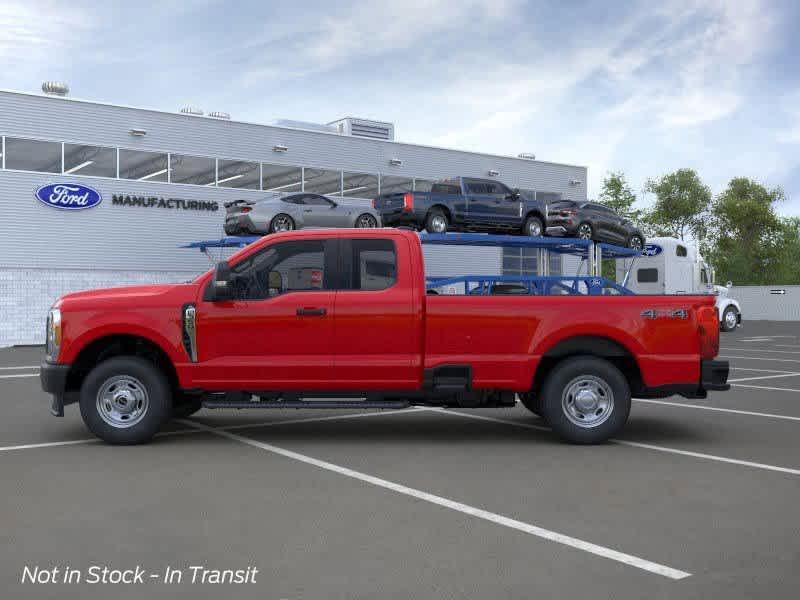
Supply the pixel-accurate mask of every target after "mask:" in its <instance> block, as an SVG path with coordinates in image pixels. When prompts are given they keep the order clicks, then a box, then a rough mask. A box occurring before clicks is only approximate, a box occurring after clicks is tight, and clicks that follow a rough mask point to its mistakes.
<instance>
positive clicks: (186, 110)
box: [181, 106, 203, 116]
mask: <svg viewBox="0 0 800 600" xmlns="http://www.w3.org/2000/svg"><path fill="white" fill-rule="evenodd" d="M181 112H182V113H183V114H185V115H197V116H202V115H203V109H202V108H197V107H196V106H184V107H183V108H182V109H181Z"/></svg>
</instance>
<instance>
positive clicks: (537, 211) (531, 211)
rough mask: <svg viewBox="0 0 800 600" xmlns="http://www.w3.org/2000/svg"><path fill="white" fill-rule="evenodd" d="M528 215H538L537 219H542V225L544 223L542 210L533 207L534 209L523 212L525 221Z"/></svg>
mask: <svg viewBox="0 0 800 600" xmlns="http://www.w3.org/2000/svg"><path fill="white" fill-rule="evenodd" d="M529 217H538V218H539V219H541V221H542V225H544V224H545V218H544V215H543V214H542V212H541V211H540V210H536V209H534V210H529V211H528V212H527V213H526V214H525V220H526V221H527V220H528V218H529Z"/></svg>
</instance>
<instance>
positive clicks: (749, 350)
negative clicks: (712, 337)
mask: <svg viewBox="0 0 800 600" xmlns="http://www.w3.org/2000/svg"><path fill="white" fill-rule="evenodd" d="M725 350H732V351H733V352H768V353H770V354H800V351H797V350H767V349H766V348H735V347H731V346H726V347H725Z"/></svg>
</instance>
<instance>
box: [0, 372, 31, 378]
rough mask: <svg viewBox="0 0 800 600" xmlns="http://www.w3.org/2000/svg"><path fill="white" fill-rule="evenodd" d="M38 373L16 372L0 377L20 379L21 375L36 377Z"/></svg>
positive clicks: (0, 376)
mask: <svg viewBox="0 0 800 600" xmlns="http://www.w3.org/2000/svg"><path fill="white" fill-rule="evenodd" d="M38 376H39V374H38V373H17V374H14V375H0V379H20V378H21V377H38Z"/></svg>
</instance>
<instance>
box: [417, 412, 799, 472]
mask: <svg viewBox="0 0 800 600" xmlns="http://www.w3.org/2000/svg"><path fill="white" fill-rule="evenodd" d="M427 410H429V411H432V412H437V413H439V414H443V415H451V416H458V417H463V418H465V419H477V420H479V421H489V422H492V423H502V424H505V425H512V426H514V427H522V428H524V429H536V430H537V431H550V429H549V428H548V427H541V426H539V425H529V424H528V423H519V422H517V421H509V420H507V419H497V418H495V417H486V416H484V415H468V414H465V413H462V412H458V411H455V410H443V409H441V408H428V409H427ZM610 441H611V442H612V443H614V444H620V445H622V446H632V447H634V448H646V449H648V450H655V451H657V452H666V453H668V454H680V455H683V456H692V457H694V458H702V459H705V460H713V461H715V462H722V463H729V464H732V465H740V466H743V467H753V468H755V469H763V470H765V471H777V472H779V473H788V474H789V475H800V469H790V468H788V467H778V466H775V465H767V464H763V463H757V462H751V461H748V460H739V459H736V458H728V457H726V456H716V455H714V454H703V453H702V452H691V451H689V450H681V449H679V448H669V447H666V446H655V445H653V444H643V443H641V442H630V441H628V440H616V439H613V440H610Z"/></svg>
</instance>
